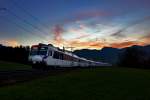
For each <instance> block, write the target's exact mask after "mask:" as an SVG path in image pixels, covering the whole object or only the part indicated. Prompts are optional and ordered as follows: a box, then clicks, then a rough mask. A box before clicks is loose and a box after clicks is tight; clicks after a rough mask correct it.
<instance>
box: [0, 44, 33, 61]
mask: <svg viewBox="0 0 150 100" xmlns="http://www.w3.org/2000/svg"><path fill="white" fill-rule="evenodd" d="M29 51H30V47H29V46H26V47H25V46H18V47H6V46H2V45H0V60H3V61H11V62H18V63H28V55H29Z"/></svg>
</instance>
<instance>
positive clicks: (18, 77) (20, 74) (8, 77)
mask: <svg viewBox="0 0 150 100" xmlns="http://www.w3.org/2000/svg"><path fill="white" fill-rule="evenodd" d="M71 70H73V69H67V68H59V69H51V70H46V71H44V70H35V69H32V70H14V71H0V86H4V85H11V84H16V83H20V82H26V81H30V80H33V79H38V78H42V77H46V76H50V75H59V74H61V73H64V72H69V71H71Z"/></svg>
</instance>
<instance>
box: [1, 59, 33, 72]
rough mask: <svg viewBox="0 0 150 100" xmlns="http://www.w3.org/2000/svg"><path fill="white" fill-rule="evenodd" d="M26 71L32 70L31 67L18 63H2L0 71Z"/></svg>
mask: <svg viewBox="0 0 150 100" xmlns="http://www.w3.org/2000/svg"><path fill="white" fill-rule="evenodd" d="M24 69H31V66H29V65H24V64H18V63H12V62H5V61H0V71H2V70H24Z"/></svg>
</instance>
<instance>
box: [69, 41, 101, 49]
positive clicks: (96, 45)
mask: <svg viewBox="0 0 150 100" xmlns="http://www.w3.org/2000/svg"><path fill="white" fill-rule="evenodd" d="M69 45H71V46H73V47H76V49H83V48H88V49H100V48H102V47H104V43H102V42H99V41H93V42H91V41H79V40H74V41H70V42H69Z"/></svg>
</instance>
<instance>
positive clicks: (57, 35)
mask: <svg viewBox="0 0 150 100" xmlns="http://www.w3.org/2000/svg"><path fill="white" fill-rule="evenodd" d="M63 31H64V29H63V28H62V27H61V26H60V25H55V26H54V29H53V32H54V40H55V41H56V42H57V43H61V41H62V33H63Z"/></svg>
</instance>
